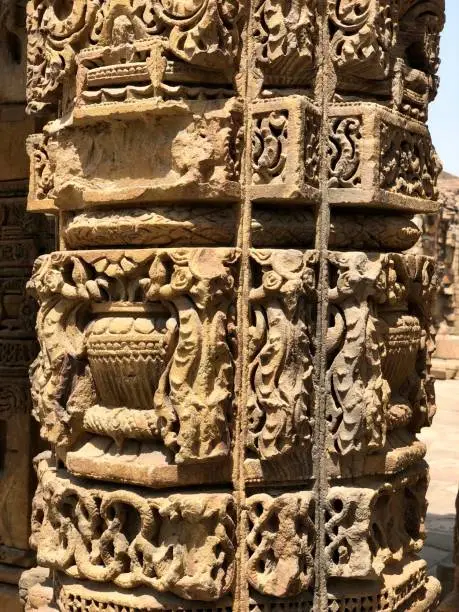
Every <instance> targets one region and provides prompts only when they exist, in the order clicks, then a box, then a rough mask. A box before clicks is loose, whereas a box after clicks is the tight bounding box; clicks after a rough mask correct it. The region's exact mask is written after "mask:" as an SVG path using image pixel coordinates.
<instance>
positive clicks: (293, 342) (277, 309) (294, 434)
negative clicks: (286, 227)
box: [247, 250, 315, 460]
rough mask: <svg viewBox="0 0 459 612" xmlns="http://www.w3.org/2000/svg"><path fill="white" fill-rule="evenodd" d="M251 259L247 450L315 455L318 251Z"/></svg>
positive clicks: (260, 253) (261, 253) (262, 454)
mask: <svg viewBox="0 0 459 612" xmlns="http://www.w3.org/2000/svg"><path fill="white" fill-rule="evenodd" d="M252 259H253V264H254V278H256V279H260V284H258V283H257V284H256V285H255V286H254V287H253V289H252V290H251V293H250V302H251V308H252V326H251V328H250V381H251V387H250V395H249V401H248V412H249V427H248V429H249V433H248V441H247V445H248V449H249V450H250V451H253V452H255V454H256V455H257V456H258V457H259V458H261V459H264V460H268V459H271V458H276V457H279V456H281V455H284V454H286V453H289V452H290V451H292V449H295V448H297V449H298V448H301V447H302V448H306V450H307V452H309V450H310V444H311V412H312V405H313V387H312V367H313V365H312V355H313V352H314V345H313V340H312V329H311V326H312V316H311V314H312V303H313V302H314V298H315V271H314V267H313V265H314V252H306V253H302V252H301V251H293V250H290V251H288V250H285V251H281V250H279V251H277V250H272V251H271V250H253V251H252ZM308 302H309V303H308Z"/></svg>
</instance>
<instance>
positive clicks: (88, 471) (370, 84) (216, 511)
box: [24, 0, 444, 612]
mask: <svg viewBox="0 0 459 612" xmlns="http://www.w3.org/2000/svg"><path fill="white" fill-rule="evenodd" d="M28 10H29V16H28V29H29V74H28V95H29V109H30V111H31V112H34V113H42V114H44V116H46V118H47V120H48V123H45V125H44V128H43V130H42V132H41V133H40V134H37V135H34V136H33V137H32V138H30V140H29V144H28V148H29V154H30V159H31V189H30V194H29V207H30V209H32V210H36V211H48V212H54V213H56V214H58V215H59V218H60V250H59V251H58V252H56V253H52V254H50V255H48V256H45V257H42V258H40V259H38V261H37V263H36V266H35V269H34V273H33V276H32V279H31V281H30V289H31V291H32V293H34V295H35V296H36V298H37V299H38V302H39V304H40V310H39V315H38V324H37V328H38V335H39V340H40V345H41V352H40V355H39V356H38V358H37V360H36V361H35V363H34V366H33V368H32V392H33V399H34V413H35V416H36V418H37V419H38V420H39V422H40V425H41V432H42V436H43V437H44V438H45V439H47V440H48V441H49V442H50V443H51V445H52V448H53V451H52V453H51V454H50V455H49V456H43V455H42V456H39V457H38V458H37V460H36V469H37V473H38V477H39V486H38V489H37V493H36V496H35V500H34V508H33V538H32V542H33V545H34V546H35V547H36V549H37V558H38V562H39V564H40V565H41V566H43V567H44V568H49V570H51V571H52V573H53V574H52V575H53V581H52V584H51V582H50V580H48V582H46V580H45V582H44V583H43V584H41V585H40V584H35V585H34V586H32V587H30V588H28V590H27V592H26V589H25V587H24V593H25V600H26V604H27V606H28V609H29V610H35V609H37V608H38V607H39V603H38V602H43V601H44V600H45V599H46V600H47V601H48V604H49V608H50V609H52V610H53V609H59V610H66V611H73V610H77V609H78V610H85V611H88V612H89V610H104V609H111V610H116V611H121V610H124V609H129V610H131V611H136V612H137V611H139V612H140V611H141V610H142V611H144V612H146V611H147V610H148V611H150V612H151V610H158V611H160V610H190V611H191V610H193V611H198V610H202V609H204V608H205V609H208V610H216V611H217V610H218V611H220V610H229V609H233V608H234V609H235V610H241V611H243V610H244V611H246V610H253V611H257V612H258V611H259V612H264V611H265V610H266V611H268V610H274V609H277V608H278V607H279V606H282V607H283V606H285V605H288V606H289V607H290V608H291V609H292V610H293V609H294V610H301V611H302V612H307V611H308V610H316V611H320V612H329V611H332V612H338V611H340V610H342V611H343V612H344V611H346V610H351V609H352V610H355V611H358V612H360V611H363V610H372V611H375V612H376V611H378V610H394V611H400V612H401V611H403V610H407V611H408V610H415V609H416V610H433V609H435V606H436V605H437V602H438V597H439V587H438V583H437V581H436V580H435V579H433V578H430V577H428V576H427V572H426V564H425V563H424V562H423V561H421V560H420V559H419V557H418V553H419V550H420V549H421V547H422V542H423V538H424V517H425V512H426V504H425V491H426V487H427V484H428V471H427V466H426V464H425V463H424V459H423V458H424V454H425V448H424V446H423V444H421V442H420V441H419V440H417V437H416V435H417V432H418V431H419V429H420V428H421V427H424V426H426V425H428V424H429V423H430V421H431V419H432V417H433V414H434V412H435V400H434V394H433V388H432V380H431V377H430V355H431V352H432V350H433V335H432V316H431V308H432V299H433V295H434V291H435V283H436V276H435V270H434V266H433V262H432V260H431V259H429V258H428V257H424V256H420V255H409V254H407V253H406V251H408V250H409V249H410V248H411V247H412V246H413V245H414V244H415V243H416V241H417V240H418V239H419V229H418V228H417V226H416V224H415V223H413V220H412V217H413V215H414V214H415V213H419V212H431V213H434V212H435V211H436V210H437V208H438V204H437V202H436V198H437V188H436V181H437V177H438V173H439V171H440V163H439V161H438V158H437V155H436V153H435V150H434V148H433V146H432V143H431V139H430V136H429V132H428V129H427V127H426V125H425V120H426V117H427V109H428V103H429V101H430V100H431V99H433V97H434V95H435V92H436V87H437V83H436V70H437V67H438V39H439V35H440V32H441V29H442V27H443V21H444V7H443V4H442V2H441V0H431V1H427V0H410V1H409V0H398V1H397V2H388V1H386V0H347V1H346V2H338V1H336V0H329V1H328V2H322V1H316V0H307V1H306V0H305V1H304V2H301V3H298V2H297V3H288V2H283V1H279V2H272V1H270V0H256V1H254V2H251V3H242V2H238V0H190V1H189V2H178V1H177V2H173V1H166V0H106V1H103V0H74V1H72V0H60V1H59V2H51V1H50V0H32V1H31V2H29V9H28ZM50 117H54V118H53V119H52V120H51V121H49V119H50ZM30 581H31V579H30V576H26V577H25V578H24V584H26V583H27V582H28V583H29V584H30ZM204 602H205V603H204ZM40 605H42V603H41V604H40Z"/></svg>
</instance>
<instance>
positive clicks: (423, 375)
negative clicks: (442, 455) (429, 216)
mask: <svg viewBox="0 0 459 612" xmlns="http://www.w3.org/2000/svg"><path fill="white" fill-rule="evenodd" d="M329 261H330V264H331V266H332V269H335V270H336V282H335V286H334V287H332V288H331V289H330V295H329V299H330V317H331V320H332V322H333V324H332V325H331V326H330V328H329V333H328V340H327V350H328V355H329V357H328V358H329V360H330V367H329V370H328V374H327V380H328V385H329V389H330V391H331V393H330V395H329V408H328V410H329V417H328V419H329V430H330V433H331V434H332V439H333V445H334V447H335V450H336V451H337V452H338V453H339V454H340V455H341V457H345V456H346V455H347V454H348V453H353V452H359V451H363V450H364V449H365V448H370V449H371V448H375V449H376V448H382V447H384V444H385V440H386V435H387V431H388V429H394V428H400V427H407V428H408V429H409V430H412V431H417V430H418V429H419V428H420V427H422V426H424V425H426V424H428V423H429V422H430V419H431V416H432V414H433V412H434V410H435V407H434V399H433V398H434V395H433V389H432V379H431V376H430V373H429V368H430V354H431V352H432V349H433V346H432V321H431V314H430V308H431V305H432V299H433V295H434V292H435V286H436V277H435V275H434V268H433V262H432V260H430V259H429V258H426V257H421V256H419V257H417V256H403V255H397V254H390V255H376V256H374V257H372V256H367V255H365V254H363V253H350V254H339V253H330V255H329ZM408 360H409V361H408ZM402 362H403V363H404V365H405V367H408V366H406V364H407V363H409V364H411V365H412V368H411V371H412V374H411V375H410V377H409V379H408V380H406V377H403V376H402V380H400V377H399V376H398V375H397V372H400V371H401V363H402ZM330 451H331V452H332V453H333V452H334V451H333V450H332V449H331V448H330Z"/></svg>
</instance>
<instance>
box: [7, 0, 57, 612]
mask: <svg viewBox="0 0 459 612" xmlns="http://www.w3.org/2000/svg"><path fill="white" fill-rule="evenodd" d="M25 18H26V8H25V4H24V3H21V2H17V1H14V2H13V1H6V2H2V3H0V610H2V611H4V612H16V611H18V612H19V610H21V609H22V608H21V607H20V601H19V597H18V587H17V584H18V580H19V577H20V575H21V572H22V571H23V570H24V568H28V567H31V566H33V565H34V564H35V554H34V552H33V551H32V550H31V549H30V545H29V537H30V533H31V528H30V518H31V505H32V496H33V493H34V489H35V486H36V485H35V482H34V471H33V468H32V459H33V456H34V455H35V454H36V453H37V450H38V448H39V446H38V442H39V436H38V428H37V425H36V423H35V422H34V420H33V418H32V416H31V397H30V383H29V378H28V367H29V366H30V364H31V362H32V361H33V360H34V358H35V357H36V355H37V353H38V344H37V342H36V339H35V331H34V327H35V315H36V305H35V304H34V300H33V299H32V298H31V296H28V295H27V294H26V284H27V280H28V278H29V277H30V274H31V272H32V265H33V262H34V260H35V259H36V257H37V256H39V255H40V254H41V253H43V252H44V251H45V250H47V249H49V248H50V244H49V229H48V227H47V225H48V224H47V222H46V220H45V219H44V218H43V217H41V216H38V215H32V214H28V213H26V199H27V182H28V181H27V178H28V174H29V162H28V158H27V153H26V138H27V136H28V135H29V134H30V133H31V132H33V131H34V124H35V120H34V119H33V118H32V117H30V116H29V117H28V116H27V115H26V113H25V80H26V30H25Z"/></svg>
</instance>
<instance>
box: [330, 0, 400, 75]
mask: <svg viewBox="0 0 459 612" xmlns="http://www.w3.org/2000/svg"><path fill="white" fill-rule="evenodd" d="M328 4H329V10H330V21H331V24H332V28H333V29H335V30H336V31H335V33H334V34H333V35H332V39H331V49H332V57H333V60H334V62H335V64H336V66H337V67H338V68H339V69H344V70H356V69H358V70H359V71H361V70H362V68H363V66H365V75H366V76H367V77H369V76H373V78H382V77H384V76H387V74H388V71H389V67H390V51H391V48H392V46H393V45H394V42H395V37H396V26H397V8H396V6H397V3H396V2H392V1H391V0H339V1H338V2H336V0H329V3H328Z"/></svg>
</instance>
